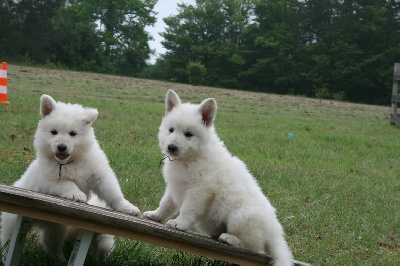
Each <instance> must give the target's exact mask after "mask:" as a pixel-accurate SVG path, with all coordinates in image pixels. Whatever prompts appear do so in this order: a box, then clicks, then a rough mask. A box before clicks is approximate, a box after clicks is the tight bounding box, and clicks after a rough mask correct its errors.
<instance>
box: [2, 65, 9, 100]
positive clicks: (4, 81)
mask: <svg viewBox="0 0 400 266" xmlns="http://www.w3.org/2000/svg"><path fill="white" fill-rule="evenodd" d="M9 103H10V102H9V101H7V62H3V63H2V64H1V69H0V104H9Z"/></svg>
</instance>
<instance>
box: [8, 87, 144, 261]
mask: <svg viewBox="0 0 400 266" xmlns="http://www.w3.org/2000/svg"><path fill="white" fill-rule="evenodd" d="M40 115H41V120H40V121H39V124H38V127H37V130H36V133H35V139H34V147H35V151H36V159H35V160H34V161H33V162H32V163H31V164H30V165H29V167H28V169H27V170H26V172H25V173H24V174H23V175H22V177H21V178H20V179H19V180H17V181H16V182H15V183H14V184H13V186H16V187H20V188H25V189H29V190H33V191H37V192H41V193H45V194H49V195H53V196H59V197H62V198H66V199H71V200H74V201H79V202H88V200H90V198H91V196H92V194H95V195H96V196H97V197H98V198H99V199H100V200H102V201H104V202H105V204H106V205H107V207H109V208H111V209H113V210H116V211H120V212H123V213H126V214H130V215H135V216H137V215H139V213H140V211H139V209H138V208H137V207H135V206H134V205H132V204H131V203H130V202H128V201H127V200H126V199H125V198H124V196H123V194H122V191H121V188H120V186H119V183H118V179H117V177H116V176H115V174H114V172H113V170H112V169H111V167H110V165H109V162H108V159H107V157H106V155H105V153H104V152H103V150H102V149H101V148H100V146H99V144H98V142H97V140H96V137H95V135H94V130H93V128H92V126H91V124H92V122H93V121H94V120H95V119H96V118H97V115H98V112H97V110H96V109H92V108H84V107H82V106H81V105H78V104H69V103H61V102H56V101H55V100H54V99H53V98H52V97H50V96H48V95H45V94H44V95H42V96H41V98H40ZM97 202H99V201H98V200H96V199H93V200H92V201H91V202H89V203H92V204H94V205H99V204H97ZM15 219H16V215H14V214H10V213H2V215H1V244H2V246H4V245H5V244H7V242H8V241H9V239H10V238H11V235H12V231H13V226H14V223H15ZM34 225H36V226H37V227H38V228H39V231H40V234H39V235H40V241H41V243H42V244H43V246H44V247H45V248H46V249H47V250H48V251H49V252H50V253H51V254H52V255H53V256H54V257H55V258H57V259H60V260H64V254H63V244H64V240H65V238H66V235H67V231H68V230H67V227H66V226H64V225H60V224H53V223H49V222H43V221H41V222H39V221H35V222H34ZM92 243H93V244H95V246H94V249H95V250H97V251H98V254H99V256H100V255H101V256H102V255H104V254H107V253H108V252H109V251H110V250H111V249H112V247H113V245H114V239H113V237H112V236H110V235H99V236H97V237H96V239H95V240H94V241H92ZM4 253H7V248H6V249H4Z"/></svg>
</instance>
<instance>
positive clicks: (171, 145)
mask: <svg viewBox="0 0 400 266" xmlns="http://www.w3.org/2000/svg"><path fill="white" fill-rule="evenodd" d="M177 150H178V147H176V146H175V145H174V144H169V145H168V151H169V152H176V151H177Z"/></svg>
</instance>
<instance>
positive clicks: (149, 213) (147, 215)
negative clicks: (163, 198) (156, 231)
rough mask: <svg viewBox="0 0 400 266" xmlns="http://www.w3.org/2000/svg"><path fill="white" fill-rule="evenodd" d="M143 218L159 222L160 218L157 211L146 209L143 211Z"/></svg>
mask: <svg viewBox="0 0 400 266" xmlns="http://www.w3.org/2000/svg"><path fill="white" fill-rule="evenodd" d="M143 218H145V219H148V220H152V221H155V222H158V223H161V221H162V219H161V217H160V216H159V215H157V211H147V212H144V213H143Z"/></svg>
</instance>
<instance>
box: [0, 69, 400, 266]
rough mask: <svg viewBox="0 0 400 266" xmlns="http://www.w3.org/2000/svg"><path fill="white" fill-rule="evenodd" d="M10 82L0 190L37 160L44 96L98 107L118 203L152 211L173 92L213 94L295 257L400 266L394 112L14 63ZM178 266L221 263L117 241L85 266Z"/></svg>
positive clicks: (229, 140)
mask: <svg viewBox="0 0 400 266" xmlns="http://www.w3.org/2000/svg"><path fill="white" fill-rule="evenodd" d="M8 78H9V85H8V90H9V100H10V102H11V103H12V104H11V105H8V106H7V105H0V121H1V122H0V123H1V124H0V182H2V183H6V184H11V183H12V182H13V181H15V180H16V179H18V178H19V177H20V176H21V175H22V173H23V172H24V171H25V169H26V168H27V166H28V164H29V162H30V161H31V160H32V159H33V158H34V156H35V155H34V149H33V145H32V141H33V134H34V132H35V129H36V125H37V122H38V119H39V97H40V95H41V94H43V93H46V94H49V95H51V96H52V97H54V98H55V99H56V100H61V101H65V102H73V103H80V104H82V105H85V106H90V107H95V108H97V109H98V110H99V113H100V115H99V118H98V120H96V121H95V122H94V128H95V132H96V136H97V139H98V140H99V142H100V145H101V147H102V148H103V149H104V151H105V152H106V154H107V156H108V158H109V160H110V163H111V166H112V168H113V169H114V171H115V172H116V174H117V176H118V177H119V180H120V184H121V187H122V190H123V192H124V194H125V196H126V197H127V199H128V200H130V201H131V202H132V203H134V204H136V205H137V206H138V207H139V208H140V209H141V210H142V211H145V210H152V209H154V208H156V207H157V206H158V202H159V200H160V198H161V196H162V194H163V189H164V182H163V179H162V176H161V170H160V161H161V159H162V154H161V153H160V150H159V148H158V142H157V133H158V127H159V123H160V121H161V118H162V116H163V115H164V97H165V94H166V91H167V89H168V88H173V89H175V90H176V91H177V92H178V94H179V95H180V96H181V99H182V100H183V101H191V102H193V103H199V102H200V101H202V100H203V99H205V98H209V97H214V98H216V100H217V102H218V113H217V118H216V122H215V124H216V129H217V132H218V133H219V135H220V137H221V139H222V140H223V141H224V143H225V145H226V146H227V147H228V149H229V150H230V151H231V152H232V154H234V155H236V156H238V157H239V158H241V159H242V160H243V161H244V162H245V163H246V164H247V165H248V168H249V169H250V171H251V172H252V173H253V175H254V176H255V177H256V178H257V180H258V181H259V183H260V185H261V186H262V188H263V190H264V192H265V193H266V195H267V196H268V198H269V199H270V201H271V202H272V204H273V205H274V206H275V208H276V209H277V211H278V216H279V219H280V221H281V223H282V224H283V227H284V228H285V231H286V235H287V241H288V243H289V246H290V247H291V249H292V252H293V253H294V256H295V257H296V259H298V260H301V261H305V262H308V263H311V264H314V265H400V163H399V159H400V152H399V151H400V128H399V126H397V127H394V126H391V125H390V123H389V116H390V115H389V114H390V109H389V106H385V107H382V106H370V105H361V104H351V103H343V102H334V101H320V100H315V99H308V98H300V97H289V96H277V95H269V94H258V93H250V92H241V91H232V90H224V89H216V88H209V87H200V86H199V87H193V86H186V85H179V84H172V83H163V82H157V81H150V80H139V79H133V78H124V77H115V76H107V75H98V74H86V73H78V72H70V71H59V70H47V69H40V68H29V67H20V66H15V65H10V66H9V71H8ZM389 89H390V88H388V90H389ZM389 101H390V99H388V103H389ZM289 132H291V133H293V134H294V137H293V138H289V137H288V133H289ZM27 247H28V248H26V249H25V253H24V257H23V264H24V265H37V264H38V263H43V261H47V262H48V265H54V264H55V263H54V262H52V261H51V260H50V259H49V258H48V257H47V255H46V254H45V253H44V252H43V251H41V250H40V248H39V247H38V246H37V244H36V241H35V239H34V238H32V239H30V240H29V241H28V246H27ZM184 264H185V265H210V264H211V265H219V262H217V261H213V260H208V259H206V258H201V257H198V256H194V255H189V254H184V253H182V252H178V251H173V250H168V249H164V248H159V247H156V246H152V245H148V244H145V243H139V242H136V241H133V240H127V239H121V238H119V239H118V240H117V245H116V250H115V252H114V254H113V255H111V256H110V257H109V259H108V260H107V262H106V263H105V264H104V263H101V262H98V261H96V259H95V258H93V257H90V256H89V258H88V259H87V265H184Z"/></svg>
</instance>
